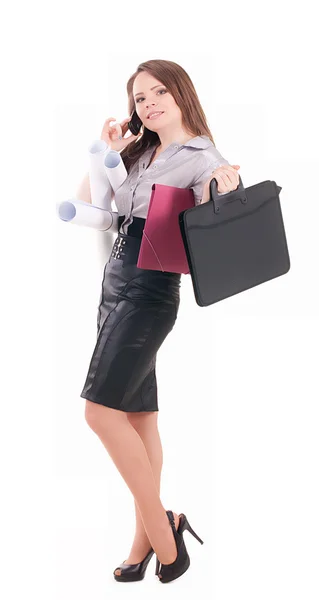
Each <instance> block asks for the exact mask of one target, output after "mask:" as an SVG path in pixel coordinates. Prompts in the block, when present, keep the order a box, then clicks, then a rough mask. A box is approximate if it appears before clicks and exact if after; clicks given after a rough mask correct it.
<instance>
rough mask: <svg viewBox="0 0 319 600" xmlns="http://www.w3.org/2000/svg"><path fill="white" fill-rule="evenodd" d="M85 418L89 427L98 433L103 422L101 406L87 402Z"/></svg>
mask: <svg viewBox="0 0 319 600" xmlns="http://www.w3.org/2000/svg"><path fill="white" fill-rule="evenodd" d="M84 417H85V420H86V422H87V424H88V425H89V427H90V428H91V429H93V431H97V429H98V426H99V423H100V422H101V415H100V414H99V405H97V404H96V403H94V402H92V401H91V400H86V403H85V412H84Z"/></svg>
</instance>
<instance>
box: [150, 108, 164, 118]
mask: <svg viewBox="0 0 319 600" xmlns="http://www.w3.org/2000/svg"><path fill="white" fill-rule="evenodd" d="M163 112H164V111H163V110H156V111H154V112H151V113H149V115H147V118H148V119H150V118H151V117H152V116H153V115H162V114H163Z"/></svg>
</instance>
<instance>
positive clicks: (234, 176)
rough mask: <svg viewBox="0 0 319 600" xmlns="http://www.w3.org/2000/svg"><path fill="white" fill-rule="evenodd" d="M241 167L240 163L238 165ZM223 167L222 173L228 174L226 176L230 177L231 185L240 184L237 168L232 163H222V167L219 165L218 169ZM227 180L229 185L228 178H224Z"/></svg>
mask: <svg viewBox="0 0 319 600" xmlns="http://www.w3.org/2000/svg"><path fill="white" fill-rule="evenodd" d="M238 167H239V165H238ZM219 169H221V173H222V174H224V175H226V177H228V178H229V179H230V181H231V185H232V186H236V187H237V186H238V184H239V175H238V172H237V169H235V168H233V167H232V166H231V165H222V166H221V167H218V170H219ZM224 181H226V182H227V185H228V181H227V179H226V180H224Z"/></svg>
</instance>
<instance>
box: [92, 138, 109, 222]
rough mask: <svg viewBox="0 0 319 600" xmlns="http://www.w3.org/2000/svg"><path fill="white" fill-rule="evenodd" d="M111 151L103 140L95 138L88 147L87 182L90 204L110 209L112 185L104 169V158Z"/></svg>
mask: <svg viewBox="0 0 319 600" xmlns="http://www.w3.org/2000/svg"><path fill="white" fill-rule="evenodd" d="M110 152H111V148H110V146H108V145H107V143H106V142H105V141H104V140H95V142H93V144H91V146H90V147H89V182H90V190H91V201H92V204H93V205H94V206H96V207H99V208H104V209H105V210H108V211H112V206H111V203H112V192H113V190H112V186H111V183H110V181H109V179H108V175H107V173H106V171H105V167H104V160H105V158H106V157H107V155H108V154H109V153H110Z"/></svg>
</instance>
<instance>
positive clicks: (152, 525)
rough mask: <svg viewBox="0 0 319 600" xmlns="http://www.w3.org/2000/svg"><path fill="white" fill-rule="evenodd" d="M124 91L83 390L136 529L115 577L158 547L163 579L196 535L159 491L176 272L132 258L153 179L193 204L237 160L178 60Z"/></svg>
mask: <svg viewBox="0 0 319 600" xmlns="http://www.w3.org/2000/svg"><path fill="white" fill-rule="evenodd" d="M127 93H128V112H129V114H130V115H132V113H133V111H134V110H135V111H136V112H137V115H138V117H139V118H140V120H141V122H142V128H141V131H140V133H139V134H138V135H137V136H135V135H130V136H129V137H127V138H124V135H125V134H126V132H127V131H128V125H127V124H128V121H129V120H130V117H129V118H126V119H124V121H122V122H121V124H118V125H115V126H113V127H112V126H111V125H110V123H111V121H115V119H114V118H113V117H110V118H109V119H107V120H106V122H105V125H104V127H103V131H102V135H101V138H102V139H104V140H105V141H106V142H107V144H109V146H111V148H112V149H113V150H117V151H119V152H120V151H122V152H121V156H122V160H123V162H124V165H125V167H126V169H127V172H128V177H127V179H126V180H125V182H124V183H123V185H122V186H121V187H120V188H119V189H118V190H117V191H116V193H115V195H114V201H115V203H116V206H117V208H118V213H119V230H118V231H119V233H118V237H117V239H116V241H115V242H114V246H113V249H112V252H111V255H110V258H109V261H108V262H107V264H106V265H105V269H104V275H103V282H102V291H101V297H100V305H99V311H98V332H97V342H96V346H95V349H94V352H93V356H92V359H91V363H90V366H89V370H88V374H87V378H86V381H85V385H84V387H83V390H82V393H81V397H83V398H85V399H86V407H85V418H86V421H87V423H88V424H89V426H90V427H91V428H92V429H93V431H94V432H95V433H96V434H97V435H98V437H99V438H100V440H101V441H102V443H103V444H104V446H105V448H106V450H107V451H108V453H109V455H110V456H111V458H112V460H113V461H114V463H115V465H116V467H117V468H118V470H119V472H120V474H121V475H122V477H123V478H124V480H125V482H126V483H127V485H128V487H129V489H130V490H131V492H132V494H133V497H134V501H135V514H136V532H135V537H134V540H133V544H132V547H131V551H130V553H129V555H128V557H127V559H126V560H125V561H124V563H122V564H121V565H120V566H119V567H118V568H117V569H115V571H114V577H115V579H116V580H117V581H136V580H139V579H143V577H144V574H145V569H146V567H147V565H148V563H149V561H150V559H151V557H152V555H153V554H154V552H155V553H156V556H157V561H156V574H157V575H158V577H159V579H160V580H161V581H162V582H163V583H165V582H167V581H171V580H172V579H176V578H177V577H180V576H181V575H182V574H183V573H184V572H185V571H186V570H187V568H188V566H189V556H188V554H187V550H186V547H185V543H184V540H183V531H184V530H185V529H188V530H189V531H190V533H192V534H193V535H194V536H195V537H196V538H197V539H198V540H199V541H200V542H201V543H203V542H202V540H201V539H200V538H199V537H198V536H197V535H196V534H195V532H194V531H193V530H192V529H191V527H190V525H189V523H188V521H187V518H186V516H185V515H184V514H183V513H181V514H179V515H178V514H177V513H175V512H173V511H170V510H168V511H166V510H165V508H164V507H163V505H162V503H161V499H160V477H161V469H162V458H163V456H162V446H161V440H160V436H159V432H158V429H157V416H158V403H157V384H156V374H155V367H156V353H157V351H158V349H159V348H160V346H161V344H162V343H163V341H164V339H165V338H166V336H167V334H168V333H169V332H170V331H171V330H172V328H173V326H174V324H175V321H176V318H177V313H178V308H179V302H180V297H179V288H180V280H181V274H180V273H171V272H162V271H152V270H146V269H138V268H137V266H136V262H137V257H138V252H139V247H140V242H141V236H142V231H143V227H144V224H145V219H146V216H147V210H148V202H149V200H150V196H151V188H152V184H153V183H162V184H165V185H171V186H176V187H181V188H191V189H192V190H193V192H194V197H195V202H196V204H199V203H200V202H206V201H207V200H208V199H209V183H210V181H211V179H212V177H215V178H216V180H217V183H218V192H219V193H228V192H230V191H232V190H234V189H236V188H237V186H238V183H239V176H238V173H237V169H239V166H238V165H233V166H231V165H229V163H228V161H227V160H225V159H224V158H223V157H222V156H221V154H220V153H219V152H218V150H217V149H216V148H215V145H214V141H213V137H212V135H211V133H210V130H209V128H208V126H207V123H206V119H205V115H204V112H203V109H202V107H201V105H200V102H199V100H198V97H197V94H196V91H195V89H194V86H193V84H192V82H191V80H190V78H189V76H188V75H187V73H186V72H185V71H184V70H183V69H182V68H181V67H180V66H179V65H178V64H176V63H174V62H171V61H166V60H150V61H147V62H144V63H142V64H140V65H139V67H138V69H137V71H136V72H135V73H134V74H133V75H132V76H131V77H130V79H129V81H128V83H127ZM158 112H159V113H160V114H159V115H155V114H154V113H158ZM152 114H153V115H154V116H152ZM160 565H161V568H160V570H159V567H160Z"/></svg>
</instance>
